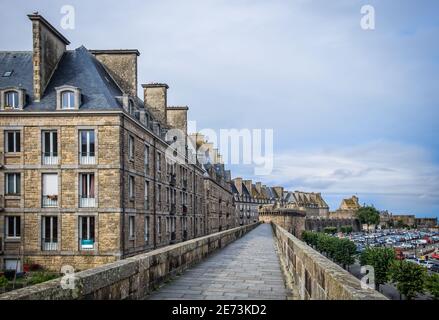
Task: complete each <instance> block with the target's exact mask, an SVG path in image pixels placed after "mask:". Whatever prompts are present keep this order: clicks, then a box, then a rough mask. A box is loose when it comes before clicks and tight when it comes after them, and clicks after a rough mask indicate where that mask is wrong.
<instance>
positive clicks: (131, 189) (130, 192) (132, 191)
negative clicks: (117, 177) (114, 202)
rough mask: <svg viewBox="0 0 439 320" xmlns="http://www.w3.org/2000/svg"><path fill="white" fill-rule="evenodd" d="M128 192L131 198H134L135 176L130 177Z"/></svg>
mask: <svg viewBox="0 0 439 320" xmlns="http://www.w3.org/2000/svg"><path fill="white" fill-rule="evenodd" d="M128 184H129V185H128V192H129V196H130V198H131V199H134V176H130V177H129V181H128Z"/></svg>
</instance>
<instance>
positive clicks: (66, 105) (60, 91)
mask: <svg viewBox="0 0 439 320" xmlns="http://www.w3.org/2000/svg"><path fill="white" fill-rule="evenodd" d="M55 90H56V109H57V110H78V109H79V107H80V105H81V89H79V88H77V87H73V86H70V85H64V86H61V87H56V88H55Z"/></svg>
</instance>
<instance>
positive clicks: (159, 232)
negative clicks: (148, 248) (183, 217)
mask: <svg viewBox="0 0 439 320" xmlns="http://www.w3.org/2000/svg"><path fill="white" fill-rule="evenodd" d="M161 224H162V217H158V218H157V234H158V236H159V237H161V235H162V232H161V229H160V227H161Z"/></svg>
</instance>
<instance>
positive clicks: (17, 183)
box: [5, 172, 21, 196]
mask: <svg viewBox="0 0 439 320" xmlns="http://www.w3.org/2000/svg"><path fill="white" fill-rule="evenodd" d="M11 176H12V177H13V184H14V187H13V189H14V190H13V192H11V190H9V180H10V179H11ZM17 177H18V179H17ZM17 180H18V181H17ZM5 183H6V185H5V194H6V195H16V196H18V195H21V173H19V172H8V173H6V174H5ZM17 189H19V190H17Z"/></svg>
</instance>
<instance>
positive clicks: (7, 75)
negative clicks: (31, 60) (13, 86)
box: [3, 70, 14, 77]
mask: <svg viewBox="0 0 439 320" xmlns="http://www.w3.org/2000/svg"><path fill="white" fill-rule="evenodd" d="M13 72H14V70H11V71H5V73H3V77H10V76H11V75H12V73H13Z"/></svg>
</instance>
